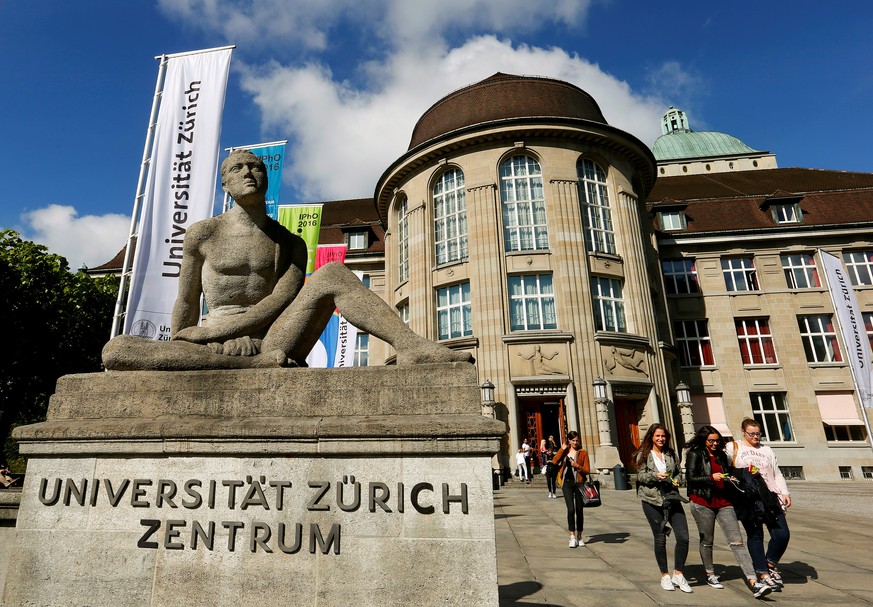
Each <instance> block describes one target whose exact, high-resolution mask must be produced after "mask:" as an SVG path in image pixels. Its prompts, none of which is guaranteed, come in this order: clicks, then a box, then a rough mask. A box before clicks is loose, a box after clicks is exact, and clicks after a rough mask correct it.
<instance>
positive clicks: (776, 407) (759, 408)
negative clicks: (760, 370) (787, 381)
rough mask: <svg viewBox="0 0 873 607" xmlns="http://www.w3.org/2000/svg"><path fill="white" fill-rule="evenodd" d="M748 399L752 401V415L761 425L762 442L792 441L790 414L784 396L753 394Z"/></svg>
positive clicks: (774, 393) (792, 431)
mask: <svg viewBox="0 0 873 607" xmlns="http://www.w3.org/2000/svg"><path fill="white" fill-rule="evenodd" d="M749 397H750V398H751V401H752V415H753V416H754V417H755V420H756V421H757V422H758V423H759V424H761V440H762V441H766V442H768V443H777V442H787V441H793V440H794V429H793V428H792V427H791V414H790V413H789V411H788V403H787V402H786V401H785V394H783V393H781V392H753V393H751V394H750V395H749Z"/></svg>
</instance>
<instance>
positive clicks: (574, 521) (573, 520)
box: [561, 472, 585, 535]
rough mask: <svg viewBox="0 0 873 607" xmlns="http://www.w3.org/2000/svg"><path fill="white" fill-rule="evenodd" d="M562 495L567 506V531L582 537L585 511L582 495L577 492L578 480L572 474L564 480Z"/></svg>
mask: <svg viewBox="0 0 873 607" xmlns="http://www.w3.org/2000/svg"><path fill="white" fill-rule="evenodd" d="M561 493H563V494H564V503H565V504H567V529H569V530H570V531H575V532H576V534H577V535H581V534H582V527H583V523H584V522H585V509H584V508H582V494H581V493H580V492H579V491H577V490H576V479H574V478H573V473H572V472H571V473H570V474H568V475H567V478H565V479H564V484H563V485H561Z"/></svg>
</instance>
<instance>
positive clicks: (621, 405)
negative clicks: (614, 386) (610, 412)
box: [615, 398, 640, 471]
mask: <svg viewBox="0 0 873 607" xmlns="http://www.w3.org/2000/svg"><path fill="white" fill-rule="evenodd" d="M615 427H616V429H617V430H618V456H619V457H620V458H621V463H622V464H624V467H625V468H627V469H628V470H631V471H636V469H637V468H636V466H635V465H634V462H633V453H634V451H636V450H637V449H639V448H640V421H639V416H638V415H637V405H636V401H632V400H626V399H622V398H617V399H616V400H615Z"/></svg>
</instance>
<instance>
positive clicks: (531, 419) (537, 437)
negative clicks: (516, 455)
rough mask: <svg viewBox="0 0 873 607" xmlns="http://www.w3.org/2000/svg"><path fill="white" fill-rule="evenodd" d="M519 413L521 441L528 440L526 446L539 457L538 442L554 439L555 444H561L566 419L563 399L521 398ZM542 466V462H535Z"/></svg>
mask: <svg viewBox="0 0 873 607" xmlns="http://www.w3.org/2000/svg"><path fill="white" fill-rule="evenodd" d="M520 404H521V407H520V408H519V412H520V415H521V419H520V420H519V426H518V427H519V428H520V430H521V439H520V440H524V439H525V438H526V439H528V444H529V445H530V446H531V448H532V449H533V450H534V451H535V452H536V454H537V456H539V448H540V441H541V440H543V439H546V440H548V438H549V437H550V436H554V437H555V442H556V443H557V444H558V446H559V447H560V446H561V442H562V441H563V440H564V438H565V437H566V435H567V419H566V417H565V414H564V399H563V398H556V397H554V396H552V397H539V398H523V399H521V402H520ZM537 465H542V462H539V461H538V462H537Z"/></svg>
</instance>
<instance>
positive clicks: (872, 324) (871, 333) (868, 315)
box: [861, 312, 873, 352]
mask: <svg viewBox="0 0 873 607" xmlns="http://www.w3.org/2000/svg"><path fill="white" fill-rule="evenodd" d="M861 318H863V319H864V330H865V331H867V341H869V342H870V351H871V352H873V312H861Z"/></svg>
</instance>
